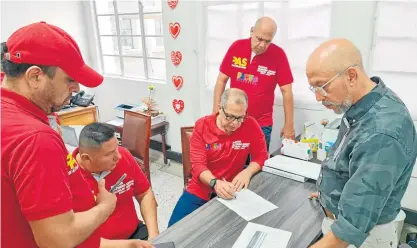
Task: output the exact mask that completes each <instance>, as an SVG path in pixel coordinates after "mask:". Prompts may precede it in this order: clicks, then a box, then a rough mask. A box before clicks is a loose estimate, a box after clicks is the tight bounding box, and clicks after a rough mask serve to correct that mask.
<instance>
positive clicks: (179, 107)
mask: <svg viewBox="0 0 417 248" xmlns="http://www.w3.org/2000/svg"><path fill="white" fill-rule="evenodd" d="M172 107H174V110H175V112H177V114H179V113H181V112H182V111H183V110H184V101H183V100H177V99H174V100H173V101H172Z"/></svg>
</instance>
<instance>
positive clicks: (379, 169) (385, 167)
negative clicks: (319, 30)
mask: <svg viewBox="0 0 417 248" xmlns="http://www.w3.org/2000/svg"><path fill="white" fill-rule="evenodd" d="M306 73H307V77H308V81H309V84H310V89H311V90H312V92H313V93H314V94H315V95H316V99H317V101H321V102H322V104H323V105H324V106H326V107H327V108H329V109H331V110H333V111H334V112H335V113H337V114H343V121H342V125H341V127H340V131H339V135H338V138H337V140H336V143H335V145H334V146H333V147H332V148H331V150H330V151H329V156H328V158H326V160H324V161H323V165H322V170H321V173H320V177H319V178H318V180H317V186H318V195H317V196H318V198H319V201H320V203H321V205H322V206H323V209H324V210H325V214H326V217H325V219H324V220H323V224H322V229H323V230H322V231H323V234H324V236H323V238H322V239H321V240H320V241H319V242H318V243H316V244H315V245H313V246H312V247H314V248H322V247H332V248H337V247H362V248H368V247H378V248H385V247H387V248H388V247H390V248H391V247H397V245H398V240H397V233H396V229H395V225H394V219H395V218H396V216H397V214H398V213H399V211H400V208H401V205H400V202H401V199H402V197H403V195H404V192H405V190H406V188H407V185H408V183H409V180H410V176H411V172H412V170H413V166H414V163H415V161H416V156H417V134H416V130H415V127H414V125H413V122H412V120H411V117H410V114H409V112H408V110H407V108H406V106H405V105H404V103H403V102H402V101H401V99H400V98H399V97H398V96H397V95H396V94H395V93H394V92H393V91H392V90H390V89H389V88H388V87H387V86H386V85H385V83H384V82H383V81H382V79H381V78H379V77H372V78H369V77H368V76H367V75H366V73H365V70H364V68H363V64H362V56H361V54H360V52H359V50H358V49H357V48H356V47H355V46H354V45H353V44H352V43H351V42H350V41H348V40H345V39H333V40H330V41H327V42H325V43H323V44H321V45H320V46H319V47H318V48H317V49H316V50H315V51H314V52H313V53H312V54H311V56H310V57H309V59H308V61H307V68H306ZM392 83H395V82H392Z"/></svg>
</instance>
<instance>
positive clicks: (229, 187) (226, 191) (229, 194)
mask: <svg viewBox="0 0 417 248" xmlns="http://www.w3.org/2000/svg"><path fill="white" fill-rule="evenodd" d="M214 190H215V191H216V194H217V195H218V196H219V197H220V198H222V199H225V200H230V199H235V198H236V197H235V193H236V187H235V186H234V185H233V184H232V183H231V182H228V181H226V179H224V178H223V179H222V180H217V182H216V186H214Z"/></svg>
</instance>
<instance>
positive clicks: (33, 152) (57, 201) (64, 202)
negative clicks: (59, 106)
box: [10, 133, 72, 221]
mask: <svg viewBox="0 0 417 248" xmlns="http://www.w3.org/2000/svg"><path fill="white" fill-rule="evenodd" d="M63 146H64V144H63V143H62V140H60V138H59V137H58V134H50V133H37V134H34V135H32V136H30V137H28V138H27V139H26V140H24V141H23V142H22V143H21V144H20V145H19V146H18V147H16V149H15V150H14V154H13V157H12V161H11V163H13V164H14V166H13V167H12V168H11V171H10V177H11V180H13V184H14V186H15V189H16V194H17V199H18V201H19V204H20V207H21V210H22V212H23V214H24V215H25V217H26V219H27V220H28V221H34V220H40V219H45V218H48V217H52V216H55V215H59V214H62V213H65V212H68V211H70V210H71V209H72V195H71V190H70V186H69V178H68V173H67V169H66V166H67V163H66V157H67V152H66V149H65V147H63Z"/></svg>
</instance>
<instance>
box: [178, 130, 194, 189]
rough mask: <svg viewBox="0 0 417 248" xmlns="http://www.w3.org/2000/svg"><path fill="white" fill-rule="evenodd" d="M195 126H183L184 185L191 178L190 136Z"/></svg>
mask: <svg viewBox="0 0 417 248" xmlns="http://www.w3.org/2000/svg"><path fill="white" fill-rule="evenodd" d="M193 130H194V127H182V128H181V147H182V167H183V173H184V187H186V186H187V183H188V181H189V180H190V179H191V160H190V137H191V134H192V133H193Z"/></svg>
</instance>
